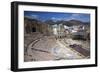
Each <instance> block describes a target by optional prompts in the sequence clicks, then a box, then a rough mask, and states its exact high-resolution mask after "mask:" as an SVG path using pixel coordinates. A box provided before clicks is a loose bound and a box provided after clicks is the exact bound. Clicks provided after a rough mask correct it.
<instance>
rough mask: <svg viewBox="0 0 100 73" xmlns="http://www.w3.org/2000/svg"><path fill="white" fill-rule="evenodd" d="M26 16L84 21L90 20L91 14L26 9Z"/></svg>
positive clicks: (40, 18)
mask: <svg viewBox="0 0 100 73" xmlns="http://www.w3.org/2000/svg"><path fill="white" fill-rule="evenodd" d="M24 16H25V17H29V18H33V19H38V20H42V21H46V20H55V21H57V20H65V21H68V20H80V21H82V22H90V14H84V13H67V12H66V13H61V12H36V11H24Z"/></svg>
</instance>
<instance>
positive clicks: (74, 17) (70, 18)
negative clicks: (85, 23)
mask: <svg viewBox="0 0 100 73" xmlns="http://www.w3.org/2000/svg"><path fill="white" fill-rule="evenodd" d="M77 18H80V14H72V15H71V16H70V17H69V18H68V20H73V19H77Z"/></svg>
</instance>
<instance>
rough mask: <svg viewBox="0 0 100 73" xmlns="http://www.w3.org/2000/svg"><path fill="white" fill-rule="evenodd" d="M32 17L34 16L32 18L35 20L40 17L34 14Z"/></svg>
mask: <svg viewBox="0 0 100 73" xmlns="http://www.w3.org/2000/svg"><path fill="white" fill-rule="evenodd" d="M31 16H32V18H35V19H37V18H38V17H39V16H38V15H34V14H32V15H31Z"/></svg>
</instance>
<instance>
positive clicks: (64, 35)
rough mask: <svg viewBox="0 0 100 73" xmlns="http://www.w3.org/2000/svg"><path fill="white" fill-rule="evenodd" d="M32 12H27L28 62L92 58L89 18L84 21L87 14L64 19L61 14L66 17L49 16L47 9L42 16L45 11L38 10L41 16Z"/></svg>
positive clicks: (26, 42)
mask: <svg viewBox="0 0 100 73" xmlns="http://www.w3.org/2000/svg"><path fill="white" fill-rule="evenodd" d="M30 14H32V12H31V13H29V12H28V13H27V12H26V14H25V15H24V61H25V62H31V61H49V60H53V61H54V60H74V59H75V60H76V59H89V58H90V39H91V38H90V22H89V21H82V20H83V19H85V17H86V16H85V17H84V15H83V17H84V18H83V19H82V20H80V19H81V18H80V19H79V20H78V19H77V18H78V17H79V15H78V14H77V15H78V16H77V17H76V19H75V18H74V19H70V20H65V19H63V18H64V17H63V14H62V17H63V18H62V19H57V20H56V19H55V18H52V19H49V17H50V16H49V15H50V13H48V15H47V16H45V15H44V18H43V19H46V20H42V18H41V17H42V15H43V13H39V14H38V16H39V15H40V16H41V17H40V18H37V17H36V16H35V15H34V16H30ZM33 14H34V12H33ZM51 14H52V13H51ZM56 14H57V13H56ZM58 15H60V16H61V14H58ZM64 15H65V14H64ZM69 15H72V14H69ZM80 15H82V14H80ZM67 16H68V15H67ZM46 17H47V18H48V19H47V18H46ZM73 17H75V14H74V16H73ZM87 19H88V18H87ZM87 19H86V20H87Z"/></svg>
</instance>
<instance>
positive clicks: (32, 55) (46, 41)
mask: <svg viewBox="0 0 100 73" xmlns="http://www.w3.org/2000/svg"><path fill="white" fill-rule="evenodd" d="M33 36H34V35H33ZM35 36H37V37H38V38H32V37H31V36H30V37H31V38H32V39H31V42H30V43H29V44H28V45H27V48H26V51H25V56H24V61H25V62H28V61H48V60H61V59H66V60H69V59H71V60H72V59H83V58H86V57H85V56H84V55H82V54H81V53H79V52H77V51H76V50H74V49H72V48H71V47H69V44H72V42H75V43H76V42H78V41H73V40H71V39H67V40H66V39H57V40H56V39H55V38H54V37H53V36H43V37H42V35H40V34H39V35H38V34H36V35H35ZM34 39H35V40H34ZM32 40H33V41H32ZM26 42H27V41H26ZM78 43H79V42H78Z"/></svg>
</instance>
